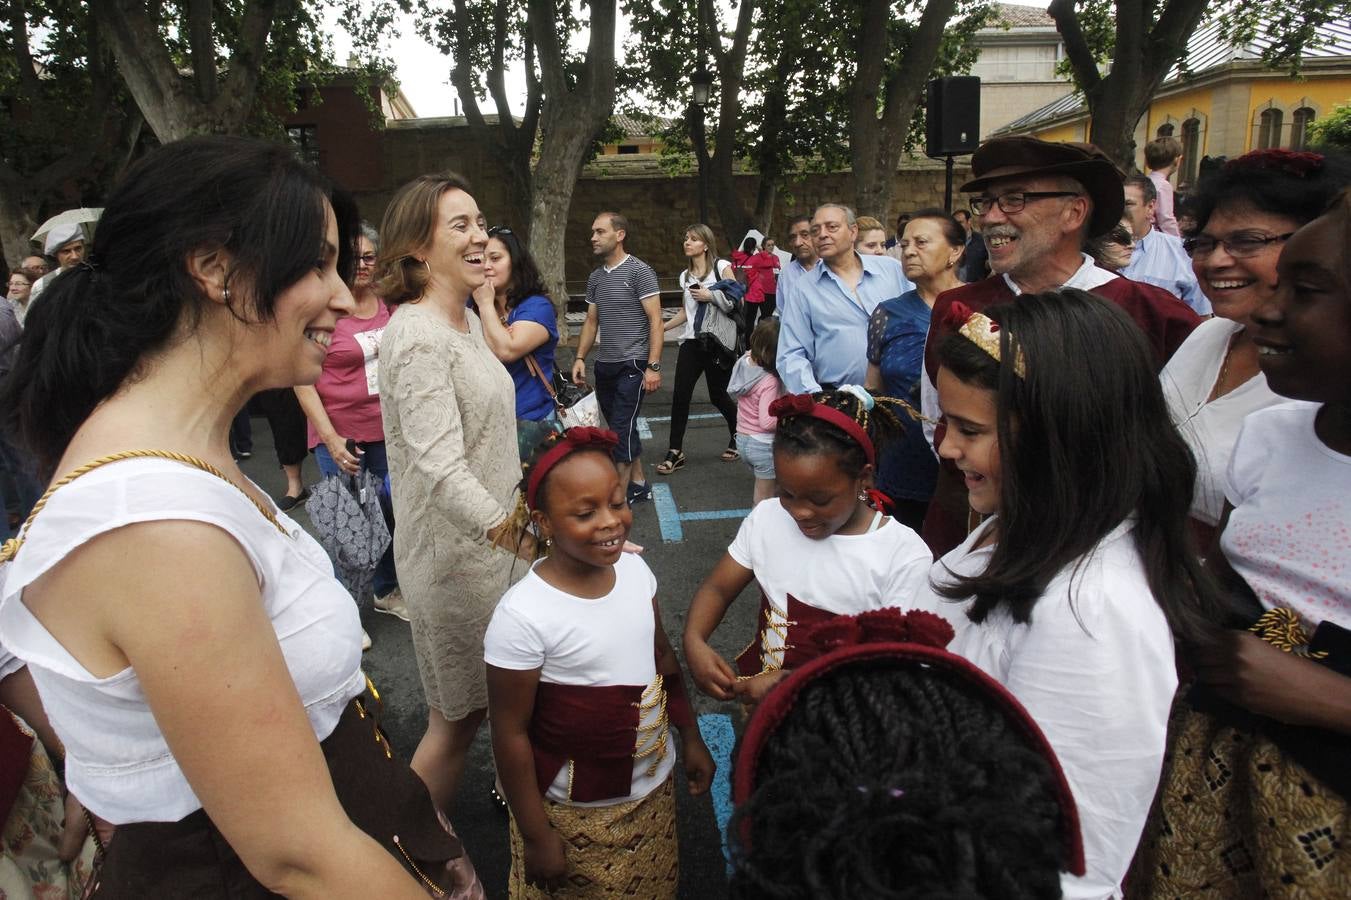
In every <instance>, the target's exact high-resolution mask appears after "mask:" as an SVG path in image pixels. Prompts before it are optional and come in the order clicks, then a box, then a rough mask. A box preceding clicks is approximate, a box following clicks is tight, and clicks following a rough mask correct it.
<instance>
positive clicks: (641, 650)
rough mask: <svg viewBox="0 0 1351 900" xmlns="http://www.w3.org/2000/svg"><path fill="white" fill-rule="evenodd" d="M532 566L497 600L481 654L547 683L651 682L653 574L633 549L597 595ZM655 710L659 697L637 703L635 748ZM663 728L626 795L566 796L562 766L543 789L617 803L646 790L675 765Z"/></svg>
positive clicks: (560, 798)
mask: <svg viewBox="0 0 1351 900" xmlns="http://www.w3.org/2000/svg"><path fill="white" fill-rule="evenodd" d="M538 565H539V563H535V566H538ZM535 566H531V568H530V571H529V572H528V573H526V576H525V577H524V578H522V579H521V580H520V581H519V582H518V583H517V584H516V585H515V586H513V587H512V588H511V590H509V591H507V592H506V593H505V594H504V595H502V600H501V602H500V603H498V604H497V609H496V611H495V612H493V618H492V621H491V622H490V623H489V624H488V633H487V634H486V635H485V636H484V638H483V659H484V661H485V662H487V663H488V665H490V666H497V667H498V668H499V669H512V670H515V671H527V670H529V669H539V670H540V673H539V678H540V681H543V682H547V683H549V684H572V685H588V686H601V685H616V684H622V685H639V684H641V685H645V686H646V687H647V688H648V689H651V688H652V685H653V683H654V682H655V681H656V678H657V662H656V654H655V650H656V643H655V632H656V620H655V619H654V617H653V614H652V598H653V597H654V596H655V595H656V593H657V578H656V576H655V575H653V574H652V570H651V569H649V568H648V567H647V563H645V562H643V560H642V558H641V557H639V556H637V555H636V554H633V553H623V554H620V557H619V562H617V563H615V566H614V568H615V586H614V589H613V590H611V591H610V593H608V594H606V595H605V596H604V597H601V598H599V599H595V600H589V599H586V598H584V597H576V596H573V595H572V594H568V593H565V592H563V591H560V590H559V589H558V588H556V587H553V586H552V585H550V584H548V583H547V582H546V581H545V580H544V579H543V578H540V577H539V575H537V574H535ZM660 714H661V704H652V705H651V706H650V707H647V708H644V709H643V710H642V712H641V714H640V717H639V720H638V745H637V746H636V747H635V748H634V749H635V753H637V752H641V751H643V750H647V749H648V747H649V745H650V744H651V743H652V741H653V739H654V738H652V737H650V736H649V735H654V734H661V733H663V731H662V730H661V729H655V728H653V725H654V723H655V722H656V720H657V719H658V717H659V716H660ZM645 729H650V730H645ZM664 734H665V741H666V751H665V754H664V755H662V758H661V759H660V761H659V762H658V763H657V767H656V769H655V771H652V772H650V773H649V769H651V767H652V759H653V756H655V755H660V754H652V753H649V754H647V755H645V756H643V757H641V758H635V759H634V761H633V781H632V792H631V793H630V794H629V795H628V796H627V797H614V798H611V799H608V800H599V801H594V802H587V803H579V802H578V801H576V800H572V799H570V798H569V797H568V767H567V766H563V767H562V768H561V769H559V771H558V774H557V775H556V776H555V778H554V780H553V783H552V784H551V785H549V790H548V791H547V792H546V794H545V796H547V797H548V798H549V799H550V800H554V801H556V802H558V803H567V804H570V805H572V806H614V805H617V804H620V803H628V802H630V801H632V800H640V799H642V798H643V797H646V796H647V795H648V794H650V793H651V792H652V791H654V790H656V789H657V788H659V787H661V785H662V783H663V782H665V781H666V777H667V776H668V775H669V774H670V773H671V768H672V767H673V766H674V765H675V744H674V742H673V740H672V738H671V735H670V732H669V731H665V732H664Z"/></svg>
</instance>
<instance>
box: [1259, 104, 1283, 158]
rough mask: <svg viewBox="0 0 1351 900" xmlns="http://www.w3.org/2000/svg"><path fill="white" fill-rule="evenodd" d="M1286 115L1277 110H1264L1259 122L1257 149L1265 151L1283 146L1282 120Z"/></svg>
mask: <svg viewBox="0 0 1351 900" xmlns="http://www.w3.org/2000/svg"><path fill="white" fill-rule="evenodd" d="M1283 118H1284V114H1283V113H1282V112H1281V111H1280V110H1279V109H1276V108H1274V107H1273V108H1271V109H1264V110H1262V115H1261V117H1260V118H1259V119H1258V122H1257V149H1259V150H1265V149H1267V148H1268V147H1279V146H1280V145H1281V120H1282V119H1283Z"/></svg>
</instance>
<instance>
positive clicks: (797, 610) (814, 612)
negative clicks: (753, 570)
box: [736, 591, 839, 677]
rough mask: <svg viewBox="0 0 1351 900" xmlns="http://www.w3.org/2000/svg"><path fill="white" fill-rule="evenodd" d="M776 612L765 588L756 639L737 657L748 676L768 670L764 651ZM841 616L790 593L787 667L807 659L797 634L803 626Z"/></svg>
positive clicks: (785, 646) (785, 640)
mask: <svg viewBox="0 0 1351 900" xmlns="http://www.w3.org/2000/svg"><path fill="white" fill-rule="evenodd" d="M773 614H774V610H773V607H772V606H770V604H769V598H768V597H766V596H765V592H764V591H761V592H760V616H759V619H758V621H759V623H760V624H759V628H758V629H757V630H756V632H755V640H753V641H751V643H750V645H749V646H747V647H746V649H745V650H742V651H741V652H740V653H739V654H737V658H736V667H737V672H738V673H739V674H741V675H742V676H744V677H750V676H752V675H759V674H760V673H761V672H763V671H765V666H764V664H763V660H762V659H761V651H762V650H763V649H764V647H765V633H766V632H767V631H769V630H770V626H771V624H772V621H771V617H772V616H773ZM838 616H839V613H833V612H827V611H826V610H824V609H817V608H816V607H815V606H809V605H808V604H806V603H803V602H802V601H801V600H799V599H797V598H796V597H794V596H793V595H792V594H789V595H788V624H787V626H785V628H784V635H783V668H785V669H795V668H797V667H798V666H800V665H801V664H802V663H803V662H805V660H804V659H803V655H802V653H801V651H799V650H798V649H797V641H796V638H795V636H796V635H798V634H801V633H802V631H803V629H806V628H811V627H812V626H813V625H819V624H820V623H822V622H828V621H830V620H831V619H834V618H837V617H838Z"/></svg>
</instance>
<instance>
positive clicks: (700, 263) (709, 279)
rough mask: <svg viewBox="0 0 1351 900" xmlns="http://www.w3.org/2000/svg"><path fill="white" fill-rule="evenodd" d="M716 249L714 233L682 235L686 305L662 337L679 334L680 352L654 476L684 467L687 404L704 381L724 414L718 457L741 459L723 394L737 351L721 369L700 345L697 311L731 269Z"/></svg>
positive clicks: (702, 229)
mask: <svg viewBox="0 0 1351 900" xmlns="http://www.w3.org/2000/svg"><path fill="white" fill-rule="evenodd" d="M715 246H716V244H715V241H714V238H713V229H711V228H709V227H708V226H707V225H703V224H698V225H691V226H690V227H689V228H687V229H685V244H684V248H685V259H686V260H687V261H688V262H687V265H686V267H685V269H684V270H682V271H681V273H680V287H681V289H682V290H683V291H684V292H685V302H684V305H683V306H682V307H681V309H680V311H679V312H677V313H676V314H675V315H674V316H672V317H671V321H669V322H667V323H666V325H665V326H664V328H663V330H664V331H675V330H676V329H680V333H679V335H678V337H679V340H680V350H679V352H678V354H677V356H676V374H675V389H674V392H673V394H672V397H671V438H670V441H669V442H668V449H667V450H666V458H665V459H663V460H662V461H661V462H659V463H657V474H659V475H670V474H671V473H672V472H674V471H675V470H676V469H679V468H683V467H684V465H685V453H684V450H683V449H682V447H683V445H684V443H685V427H686V425H688V424H689V418H690V398H691V397H693V396H694V386H695V385H696V384H698V383H699V376H700V375H703V376H704V380H705V382H706V383H707V385H708V399H709V400H711V401H713V405H714V406H716V407H717V408H718V412H720V413H722V417H723V419H724V420H726V422H727V432H728V439H727V449H726V450H724V451H723V452H722V459H723V461H725V462H735V461H736V460H738V459H740V458H741V455H740V454H739V453H737V449H736V401H734V400H733V399H732V398H731V397H730V396H728V394H727V382H728V381H729V380H730V379H731V377H732V363H733V362H735V361H736V352H735V348H728V349H729V350H730V351H731V359H730V360H728V361H727V365H726V366H723V365H722V360H720V359H719V358H718V354H717V353H715V352H712V351H710V350H709V348H708V347H707V346H706V345H705V344H704V343H703V342H701V341H700V339H699V334H698V329H697V328H696V322H698V321H699V320H700V319H702V316H701V315H700V307H701V306H702V305H704V304H708V303H712V302H714V295H713V293H712V292H711V291H710V290H709V288H710V287H711V286H712V285H714V284H717V283H718V282H719V281H723V280H726V279H730V278H732V266H731V265H730V264H728V262H727V261H726V260H722V259H718V258H717V255H716V252H715V250H714V248H715Z"/></svg>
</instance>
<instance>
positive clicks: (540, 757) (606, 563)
mask: <svg viewBox="0 0 1351 900" xmlns="http://www.w3.org/2000/svg"><path fill="white" fill-rule="evenodd" d="M616 443H618V438H617V437H616V436H615V434H614V432H611V431H602V430H600V429H597V428H573V429H569V430H568V431H567V432H566V433H564V434H557V433H555V434H551V435H549V437H548V438H546V439H545V442H544V443H543V444H541V445H540V447H539V448H538V449H537V450H536V451H535V452H534V453H533V454H532V455H531V458H530V459H529V460H528V461H527V462H526V464H525V471H526V477H525V482H524V485H523V490H522V493H523V494H524V496H525V500H526V504H527V506H528V508H529V510H530V519H531V522H532V523H533V524H534V526H535V528H536V530H537V533H538V534H539V536H540V539H541V540H542V541H543V543H544V545H545V546H546V547H548V548H549V549H548V555H547V556H546V557H545V558H544V559H541V560H539V561H538V562H536V563H535V564H534V565H533V566H532V567H531V569H530V572H529V573H527V574H526V576H525V578H523V579H522V580H521V581H520V582H519V583H518V584H516V585H515V586H514V587H513V588H512V589H511V590H509V591H508V592H507V593H506V594H505V595H504V596H503V597H502V601H501V602H500V603H499V604H498V606H497V609H496V611H495V612H494V613H493V618H492V622H491V624H490V625H489V626H488V633H487V636H486V637H485V638H484V659H485V661H486V662H487V665H488V709H489V713H490V719H491V721H492V737H493V756H494V758H495V759H496V761H497V772H498V777H499V778H500V780H501V783H502V787H503V790H504V792H505V794H506V798H507V803H508V804H509V805H510V807H511V881H510V889H511V896H512V897H513V898H521V897H543V896H550V897H564V896H566V897H600V896H607V897H608V896H617V895H619V894H620V893H621V892H622V891H623V890H624V889H625V888H626V887H627V886H629V885H630V884H631V883H634V881H635V880H636V879H638V878H641V880H642V882H641V883H642V884H643V892H642V893H643V896H645V897H661V898H666V897H669V898H674V897H675V895H676V882H677V871H678V870H677V865H676V863H677V858H678V841H677V839H676V827H675V792H674V788H673V779H672V775H671V772H672V769H673V768H674V764H675V758H676V751H675V742H674V739H673V736H672V734H671V731H670V727H671V726H675V728H676V729H677V730H678V732H679V735H680V744H681V755H682V756H683V757H684V761H685V772H686V775H687V777H688V779H689V790H690V793H691V794H702V793H704V792H705V791H706V790H708V786H709V783H710V782H711V781H712V779H713V759H712V757H711V756H709V753H708V749H707V748H706V747H705V746H704V742H703V739H702V738H701V737H700V735H699V729H698V728H697V727H696V725H695V721H694V713H693V710H692V708H691V706H690V702H689V699H688V697H687V696H686V694H685V687H684V683H683V681H682V676H681V673H680V663H679V662H678V660H677V659H676V655H675V651H674V650H672V649H671V645H670V642H669V641H668V640H667V638H666V633H665V631H664V630H663V629H662V626H661V616H660V613H659V611H658V609H657V601H656V596H655V595H656V589H657V582H656V578H655V577H654V576H653V575H652V570H651V569H649V568H648V567H647V564H646V563H645V562H643V560H642V558H641V557H639V556H638V555H636V554H633V553H625V552H624V544H625V540H626V538H627V537H628V534H629V528H630V527H631V526H632V524H633V513H632V512H631V511H630V510H629V505H628V502H627V501H626V500H625V498H624V484H623V482H621V481H620V479H619V476H618V474H617V473H616V472H615V467H614V464H613V463H612V462H611V461H610V448H612V447H614V446H615V444H616ZM564 835H566V836H567V838H568V841H567V842H566V843H565V841H564V840H563V836H564ZM579 837H584V838H585V840H579V839H578V838H579Z"/></svg>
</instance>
